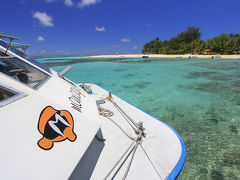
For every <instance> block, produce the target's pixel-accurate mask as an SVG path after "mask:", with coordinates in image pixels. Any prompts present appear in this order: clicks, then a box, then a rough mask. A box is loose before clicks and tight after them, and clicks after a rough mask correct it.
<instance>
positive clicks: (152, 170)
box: [70, 84, 186, 179]
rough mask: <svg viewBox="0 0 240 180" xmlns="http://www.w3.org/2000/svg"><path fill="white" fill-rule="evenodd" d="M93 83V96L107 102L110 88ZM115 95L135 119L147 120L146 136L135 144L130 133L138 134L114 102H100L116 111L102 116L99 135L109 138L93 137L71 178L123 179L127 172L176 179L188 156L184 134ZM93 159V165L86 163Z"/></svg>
mask: <svg viewBox="0 0 240 180" xmlns="http://www.w3.org/2000/svg"><path fill="white" fill-rule="evenodd" d="M89 85H90V87H91V89H92V92H93V93H91V96H92V97H93V98H94V99H95V100H100V101H102V102H103V99H105V98H106V97H107V96H108V91H106V90H104V89H102V88H101V87H99V86H97V85H94V84H89ZM112 97H113V100H114V102H116V104H117V105H118V106H119V107H120V108H121V109H122V110H123V111H124V112H125V113H126V114H127V115H128V116H129V117H130V118H131V119H133V120H134V121H136V122H137V123H138V122H140V121H142V122H143V127H144V128H145V130H144V133H145V137H144V138H143V139H142V141H141V144H139V145H138V146H137V148H136V146H134V145H132V146H131V144H133V143H134V141H133V140H132V139H130V138H129V137H128V136H130V137H133V138H137V134H136V133H135V131H134V130H133V128H132V127H131V126H130V124H129V123H128V121H127V120H126V119H125V118H124V116H123V115H122V113H121V112H120V111H119V110H118V109H117V108H116V107H115V106H114V104H113V103H111V102H109V101H107V100H105V101H104V102H105V103H102V104H100V106H101V108H104V109H107V110H110V111H112V112H113V113H114V115H113V116H111V117H110V118H107V117H103V116H100V120H101V129H100V130H99V132H98V135H97V136H98V139H105V141H101V140H97V139H96V138H95V139H94V140H93V142H92V143H91V145H90V147H89V148H88V150H87V152H86V153H85V155H84V157H83V158H82V159H81V161H80V162H79V164H78V166H77V167H76V168H75V170H74V172H73V174H72V176H71V178H70V179H75V178H76V179H77V178H78V177H80V174H81V179H112V178H114V179H123V177H124V176H126V179H175V178H176V177H177V176H178V174H179V173H180V171H181V169H182V166H183V164H184V161H185V157H186V150H185V146H184V143H183V142H182V140H181V138H180V136H179V135H178V134H177V133H176V131H175V130H173V129H172V128H171V127H169V126H168V125H166V124H165V123H163V122H161V121H159V120H157V119H156V118H154V117H152V116H151V115H149V114H147V113H146V112H144V111H142V110H140V109H138V108H137V107H135V106H133V105H131V104H129V103H128V102H126V101H124V100H122V99H121V98H119V97H117V96H115V95H112ZM123 131H124V132H125V134H124V132H123ZM126 134H127V135H126ZM134 147H135V148H136V151H135V148H134ZM134 151H135V154H134ZM133 154H134V155H133ZM121 157H122V159H121ZM96 159H97V160H96ZM131 159H132V160H131ZM89 161H90V162H92V163H91V164H92V165H89V166H86V164H89V163H88V162H89ZM117 162H118V163H117ZM130 162H131V163H130ZM83 164H84V166H83ZM127 169H128V170H129V171H128V170H127ZM82 172H84V173H82Z"/></svg>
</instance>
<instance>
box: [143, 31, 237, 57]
mask: <svg viewBox="0 0 240 180" xmlns="http://www.w3.org/2000/svg"><path fill="white" fill-rule="evenodd" d="M201 35H202V34H201V32H200V28H198V27H188V28H187V30H186V31H183V32H181V33H179V34H178V35H177V36H176V37H172V38H171V39H170V40H164V41H162V40H160V39H159V38H158V37H157V38H156V39H155V40H152V41H150V42H148V43H145V44H144V47H143V49H142V53H144V54H146V53H148V54H150V53H151V54H188V53H191V54H203V53H210V54H236V53H240V34H232V33H231V34H221V35H219V36H216V37H214V38H212V39H207V40H206V41H204V40H201Z"/></svg>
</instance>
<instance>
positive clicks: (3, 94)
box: [0, 87, 15, 102]
mask: <svg viewBox="0 0 240 180" xmlns="http://www.w3.org/2000/svg"><path fill="white" fill-rule="evenodd" d="M14 95H15V94H14V93H13V92H10V91H8V90H6V89H3V88H2V87H0V102H2V101H3V100H6V99H8V98H10V97H12V96H14Z"/></svg>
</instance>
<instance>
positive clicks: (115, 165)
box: [104, 141, 135, 180]
mask: <svg viewBox="0 0 240 180" xmlns="http://www.w3.org/2000/svg"><path fill="white" fill-rule="evenodd" d="M134 143H135V141H133V142H132V144H131V145H130V146H129V147H128V148H127V150H126V151H125V152H124V153H123V154H122V156H121V157H120V158H119V160H117V162H116V163H115V164H114V166H113V167H112V169H111V170H110V171H109V172H108V174H107V175H106V176H105V178H104V180H106V179H107V178H108V176H109V175H110V174H111V173H112V172H113V170H114V169H115V168H116V167H117V165H118V164H119V162H120V161H121V160H122V159H123V157H124V156H125V155H126V154H127V152H128V151H129V149H130V148H131V147H132V146H133V144H134Z"/></svg>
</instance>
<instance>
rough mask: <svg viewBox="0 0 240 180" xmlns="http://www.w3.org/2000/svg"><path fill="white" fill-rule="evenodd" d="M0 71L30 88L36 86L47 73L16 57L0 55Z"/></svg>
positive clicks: (42, 81)
mask: <svg viewBox="0 0 240 180" xmlns="http://www.w3.org/2000/svg"><path fill="white" fill-rule="evenodd" d="M0 72H1V73H3V74H6V75H8V76H10V77H11V78H13V79H16V80H18V81H20V82H22V83H24V84H26V85H28V86H30V87H32V88H35V89H36V88H38V87H39V86H40V85H41V84H43V83H44V82H45V81H46V80H47V79H48V77H49V76H48V75H47V74H45V73H43V72H42V71H40V70H38V69H37V68H35V67H33V66H31V65H29V64H27V63H25V62H24V61H22V60H19V59H18V58H16V57H10V56H7V57H0Z"/></svg>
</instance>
